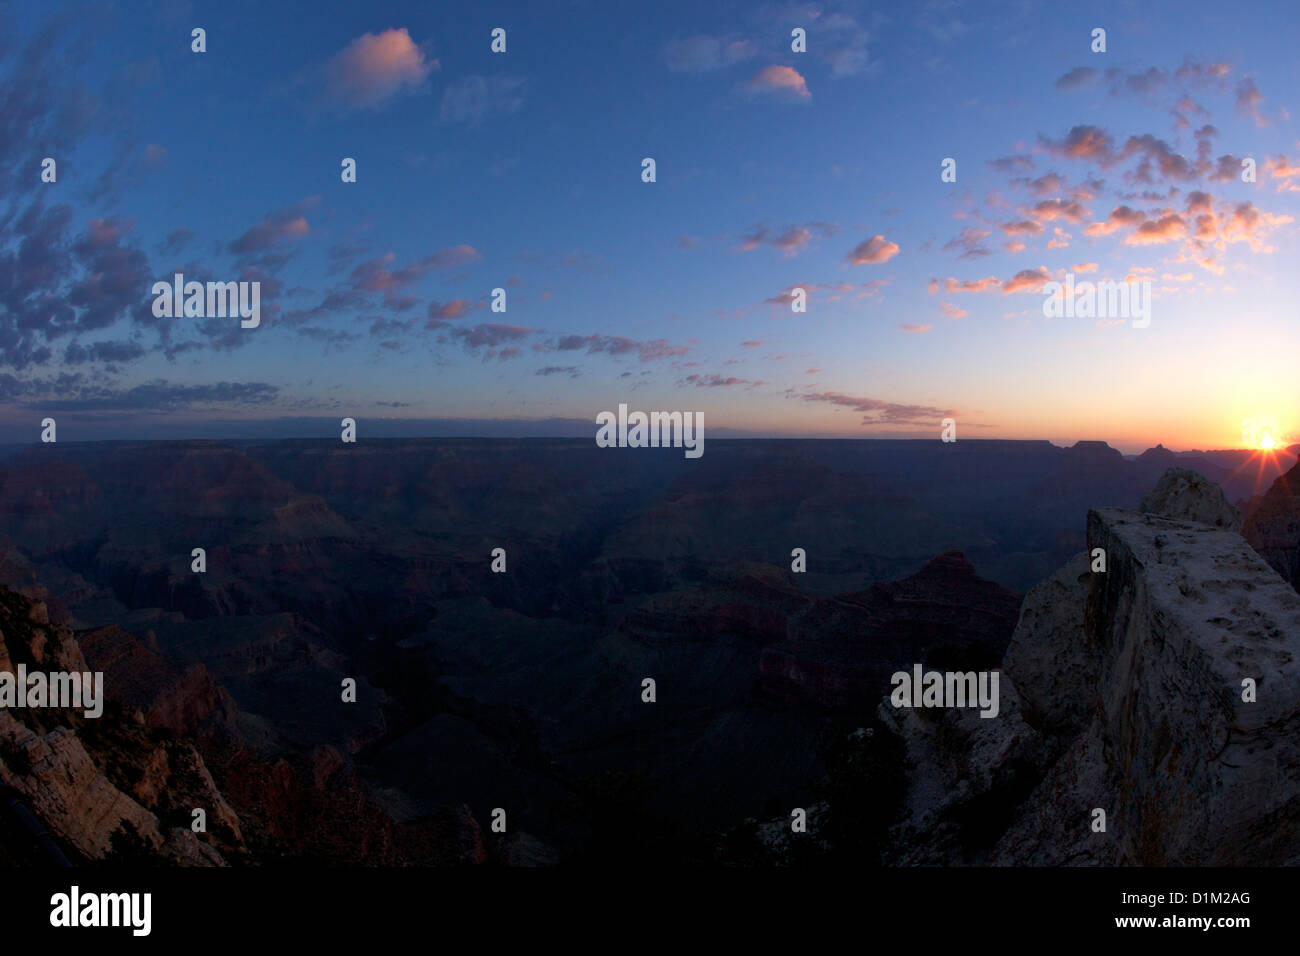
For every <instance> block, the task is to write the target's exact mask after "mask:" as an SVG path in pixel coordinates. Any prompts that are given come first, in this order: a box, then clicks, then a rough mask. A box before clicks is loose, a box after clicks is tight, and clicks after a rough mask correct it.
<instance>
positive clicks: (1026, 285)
mask: <svg viewBox="0 0 1300 956" xmlns="http://www.w3.org/2000/svg"><path fill="white" fill-rule="evenodd" d="M1050 278H1051V276H1050V275H1048V272H1047V270H1046V269H1045V268H1043V267H1042V266H1039V267H1038V268H1037V269H1021V270H1020V271H1019V272H1017V273H1016V274H1015V275H1014V276H1012V277H1011V278H1010V279H1008V280H1007V281H1006V282H1004V283H1002V294H1003V295H1009V294H1010V293H1012V292H1038V291H1039V290H1040V289H1042V288H1043V285H1044V284H1045V283H1046V282H1047V281H1048V280H1049V279H1050Z"/></svg>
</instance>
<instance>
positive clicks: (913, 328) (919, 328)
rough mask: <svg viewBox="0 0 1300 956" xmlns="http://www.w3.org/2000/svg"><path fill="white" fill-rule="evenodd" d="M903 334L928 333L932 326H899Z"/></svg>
mask: <svg viewBox="0 0 1300 956" xmlns="http://www.w3.org/2000/svg"><path fill="white" fill-rule="evenodd" d="M899 328H900V329H902V330H903V331H904V332H929V331H930V329H931V328H932V326H929V325H900V326H899Z"/></svg>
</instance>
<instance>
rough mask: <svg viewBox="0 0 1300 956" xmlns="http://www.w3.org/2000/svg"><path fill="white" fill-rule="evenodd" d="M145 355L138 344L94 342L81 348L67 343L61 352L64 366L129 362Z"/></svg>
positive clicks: (73, 343)
mask: <svg viewBox="0 0 1300 956" xmlns="http://www.w3.org/2000/svg"><path fill="white" fill-rule="evenodd" d="M144 354H145V347H144V346H143V345H141V344H140V343H139V342H95V343H94V344H93V345H89V346H82V345H80V344H79V343H77V342H69V343H68V347H67V348H66V349H65V350H64V352H63V362H64V364H65V365H81V364H83V363H85V362H130V361H133V360H134V359H138V358H140V357H141V356H142V355H144Z"/></svg>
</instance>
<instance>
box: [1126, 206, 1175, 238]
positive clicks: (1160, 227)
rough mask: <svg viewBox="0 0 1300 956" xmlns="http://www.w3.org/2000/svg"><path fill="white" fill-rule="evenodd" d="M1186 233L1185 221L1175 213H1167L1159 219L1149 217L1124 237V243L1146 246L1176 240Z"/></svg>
mask: <svg viewBox="0 0 1300 956" xmlns="http://www.w3.org/2000/svg"><path fill="white" fill-rule="evenodd" d="M1186 235H1187V221H1186V220H1185V219H1183V217H1182V216H1180V215H1178V214H1177V213H1169V214H1167V215H1164V216H1161V217H1160V218H1159V219H1149V220H1147V221H1146V222H1144V223H1141V224H1140V225H1139V226H1138V227H1137V229H1135V230H1134V231H1133V232H1131V233H1129V235H1128V236H1127V237H1126V238H1125V239H1124V243H1125V245H1129V246H1148V245H1160V244H1162V243H1166V242H1177V241H1178V240H1180V239H1183V238H1185V237H1186Z"/></svg>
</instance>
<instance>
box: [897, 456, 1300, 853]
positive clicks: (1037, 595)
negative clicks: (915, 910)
mask: <svg viewBox="0 0 1300 956" xmlns="http://www.w3.org/2000/svg"><path fill="white" fill-rule="evenodd" d="M1216 490H1217V489H1216ZM1221 498H1222V496H1221V495H1219V496H1215V495H1214V494H1212V493H1211V492H1210V490H1209V489H1206V488H1203V487H1200V486H1199V483H1197V482H1190V481H1188V480H1187V479H1186V478H1185V476H1183V475H1181V474H1178V473H1177V472H1176V471H1172V470H1171V472H1170V473H1169V474H1167V475H1166V479H1165V480H1162V482H1161V485H1160V487H1159V488H1158V489H1157V491H1156V492H1155V493H1153V495H1152V496H1150V497H1149V498H1148V501H1147V505H1148V506H1149V507H1153V508H1156V507H1158V508H1161V509H1163V510H1165V511H1167V512H1170V513H1172V514H1175V515H1179V516H1180V517H1179V518H1171V517H1166V516H1165V515H1158V514H1153V513H1143V512H1133V511H1124V510H1120V509H1114V508H1099V509H1094V510H1092V511H1091V512H1089V514H1088V522H1087V535H1088V549H1089V552H1088V554H1081V555H1079V556H1078V557H1077V558H1075V559H1074V560H1073V561H1071V562H1070V563H1069V564H1068V565H1067V566H1066V567H1064V568H1062V569H1061V571H1059V572H1058V573H1057V574H1056V575H1054V576H1053V577H1051V578H1049V579H1048V580H1047V581H1045V582H1043V583H1042V584H1041V585H1039V586H1038V587H1036V588H1034V589H1033V590H1032V591H1030V593H1029V594H1028V595H1027V596H1026V598H1025V601H1024V605H1023V607H1022V609H1021V616H1020V622H1019V625H1018V626H1017V629H1016V633H1015V635H1014V637H1013V638H1012V642H1011V646H1010V648H1009V649H1008V651H1007V654H1006V657H1005V659H1004V661H1003V670H1002V680H1001V693H1002V698H1003V700H1002V708H1001V713H1000V715H999V717H998V718H997V719H994V720H982V719H980V718H979V717H978V716H977V715H976V714H975V713H974V712H973V711H970V710H951V711H943V710H940V711H930V712H926V711H917V710H899V711H895V710H894V708H893V707H892V706H890V704H889V702H888V700H886V701H885V702H884V703H883V704H882V706H881V712H880V713H881V718H882V720H884V721H885V722H887V723H888V724H889V725H891V726H892V727H893V728H894V729H895V731H896V732H897V733H898V734H899V735H900V736H901V737H902V739H903V740H904V741H905V744H906V747H907V765H908V768H909V769H908V778H909V786H908V793H907V797H906V799H905V801H904V807H903V810H902V814H901V819H900V821H899V822H898V823H897V824H896V826H895V829H894V837H895V842H894V845H893V847H892V850H891V853H890V856H889V859H890V861H891V862H895V863H948V864H952V863H959V864H960V863H965V864H978V863H991V864H1008V865H1009V864H1027V865H1087V864H1093V865H1130V864H1137V865H1172V866H1186V865H1278V864H1297V863H1300V809H1298V808H1300V595H1297V594H1296V592H1295V591H1294V590H1293V589H1292V588H1291V587H1289V586H1288V584H1287V583H1286V582H1285V581H1283V580H1282V579H1281V578H1280V577H1279V576H1278V574H1277V573H1276V572H1275V571H1274V570H1273V569H1272V568H1270V567H1269V566H1268V565H1267V564H1266V563H1265V561H1264V560H1262V559H1261V558H1260V557H1259V555H1257V554H1256V553H1255V552H1254V551H1253V550H1251V548H1250V547H1249V546H1248V545H1247V544H1246V542H1245V541H1244V540H1243V539H1242V537H1241V536H1240V535H1239V534H1237V533H1236V532H1235V531H1232V530H1229V527H1231V521H1230V519H1231V515H1230V514H1229V513H1228V511H1227V510H1225V508H1224V507H1223V505H1226V502H1223V501H1222V500H1221ZM1189 514H1195V515H1199V516H1202V517H1204V518H1208V519H1209V520H1210V522H1215V521H1217V522H1220V525H1219V526H1215V524H1213V523H1207V522H1204V521H1194V520H1187V519H1186V518H1185V517H1181V516H1186V515H1189ZM1098 548H1099V549H1101V550H1102V551H1104V552H1105V559H1106V570H1105V571H1104V572H1101V571H1097V572H1094V571H1093V570H1092V567H1091V561H1090V555H1091V554H1092V552H1093V549H1098ZM1248 682H1253V684H1251V683H1248ZM1096 809H1101V810H1104V811H1105V815H1106V816H1105V820H1106V824H1105V830H1104V832H1100V831H1097V830H1094V828H1093V826H1092V823H1093V819H1094V817H1093V814H1094V811H1095V810H1096Z"/></svg>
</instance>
